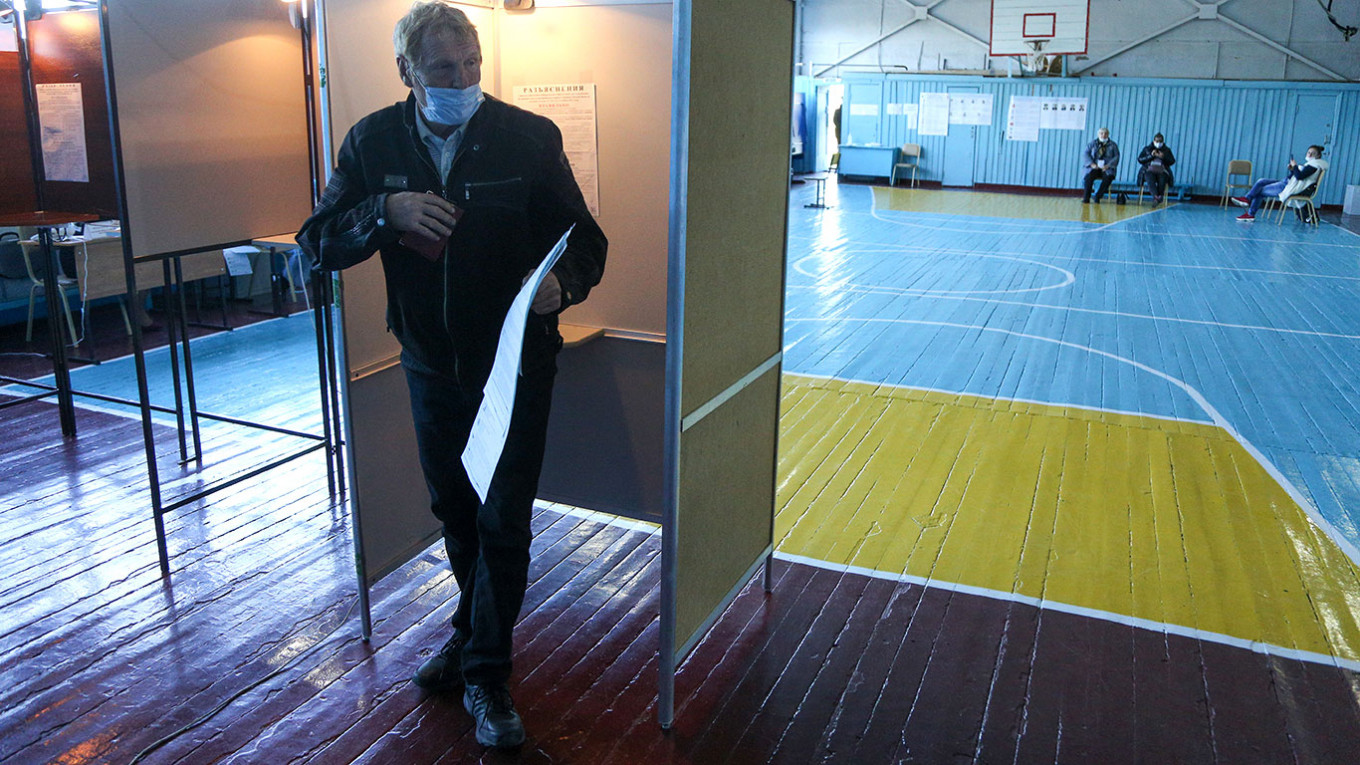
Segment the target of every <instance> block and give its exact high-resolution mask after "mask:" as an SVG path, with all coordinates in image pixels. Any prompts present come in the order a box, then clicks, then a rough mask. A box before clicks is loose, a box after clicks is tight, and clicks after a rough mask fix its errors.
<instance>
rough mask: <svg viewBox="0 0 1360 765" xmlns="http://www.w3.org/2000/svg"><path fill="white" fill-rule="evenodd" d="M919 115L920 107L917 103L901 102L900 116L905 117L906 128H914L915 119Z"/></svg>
mask: <svg viewBox="0 0 1360 765" xmlns="http://www.w3.org/2000/svg"><path fill="white" fill-rule="evenodd" d="M920 115H921V107H920V106H919V105H918V104H902V116H904V117H906V118H907V130H915V129H916V124H917V119H918V118H919V117H920Z"/></svg>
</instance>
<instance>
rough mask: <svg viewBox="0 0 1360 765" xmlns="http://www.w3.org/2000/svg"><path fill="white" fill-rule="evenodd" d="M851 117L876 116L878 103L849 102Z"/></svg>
mask: <svg viewBox="0 0 1360 765" xmlns="http://www.w3.org/2000/svg"><path fill="white" fill-rule="evenodd" d="M850 116H851V117H877V116H878V104H850Z"/></svg>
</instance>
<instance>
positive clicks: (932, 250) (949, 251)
mask: <svg viewBox="0 0 1360 765" xmlns="http://www.w3.org/2000/svg"><path fill="white" fill-rule="evenodd" d="M1356 236H1360V234H1356ZM790 238H791V239H792V238H799V239H808V240H810V241H815V242H820V240H817V239H812V238H811V237H790ZM849 248H853V249H849ZM842 249H844V250H845V251H847V252H868V253H898V252H920V253H924V254H926V255H998V256H1000V255H1006V256H1010V257H1013V258H1057V259H1060V260H1074V261H1079V262H1083V263H1110V264H1114V265H1121V266H1145V267H1147V268H1186V269H1197V270H1202V271H1227V272H1232V273H1244V274H1266V275H1268V276H1297V277H1302V278H1307V279H1341V280H1344V281H1351V282H1360V276H1342V275H1340V274H1318V273H1313V272H1310V271H1277V270H1274V269H1270V268H1243V267H1241V266H1203V265H1195V264H1191V263H1150V262H1146V261H1137V260H1114V259H1113V258H1083V257H1078V256H1075V255H1059V254H1056V253H1048V252H1007V251H1005V250H988V251H986V252H984V251H982V250H963V249H955V248H951V247H911V246H907V245H891V244H885V243H883V242H867V241H865V242H861V241H857V240H854V239H847V240H846V241H845V243H844V244H843V245H840V244H838V245H835V248H834V251H841V250H842ZM811 254H813V255H818V256H822V255H824V254H825V256H827V257H834V255H831V254H829V253H825V251H823V252H822V253H811Z"/></svg>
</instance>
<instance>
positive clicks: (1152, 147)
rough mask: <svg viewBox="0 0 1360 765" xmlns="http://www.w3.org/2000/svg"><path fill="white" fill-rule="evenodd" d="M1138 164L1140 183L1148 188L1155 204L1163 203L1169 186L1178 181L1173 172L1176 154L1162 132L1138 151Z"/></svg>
mask: <svg viewBox="0 0 1360 765" xmlns="http://www.w3.org/2000/svg"><path fill="white" fill-rule="evenodd" d="M1138 164H1139V165H1140V167H1139V168H1138V185H1139V186H1143V187H1146V188H1147V190H1148V193H1150V194H1151V195H1152V203H1153V204H1154V205H1159V204H1161V203H1162V195H1163V194H1165V193H1166V189H1167V187H1168V186H1170V185H1172V184H1173V183H1175V182H1176V179H1175V176H1174V175H1172V174H1171V166H1172V165H1174V164H1176V155H1175V154H1172V153H1171V147H1170V146H1167V145H1166V140H1165V139H1164V138H1163V137H1162V134H1161V133H1158V134H1157V135H1154V136H1153V137H1152V143H1150V144H1148V145H1147V146H1144V147H1143V150H1142V151H1140V152H1138Z"/></svg>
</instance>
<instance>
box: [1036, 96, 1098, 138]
mask: <svg viewBox="0 0 1360 765" xmlns="http://www.w3.org/2000/svg"><path fill="white" fill-rule="evenodd" d="M1086 105H1087V101H1086V99H1085V98H1045V99H1043V109H1042V112H1041V113H1040V115H1039V127H1040V128H1043V129H1044V130H1085V129H1086Z"/></svg>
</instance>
